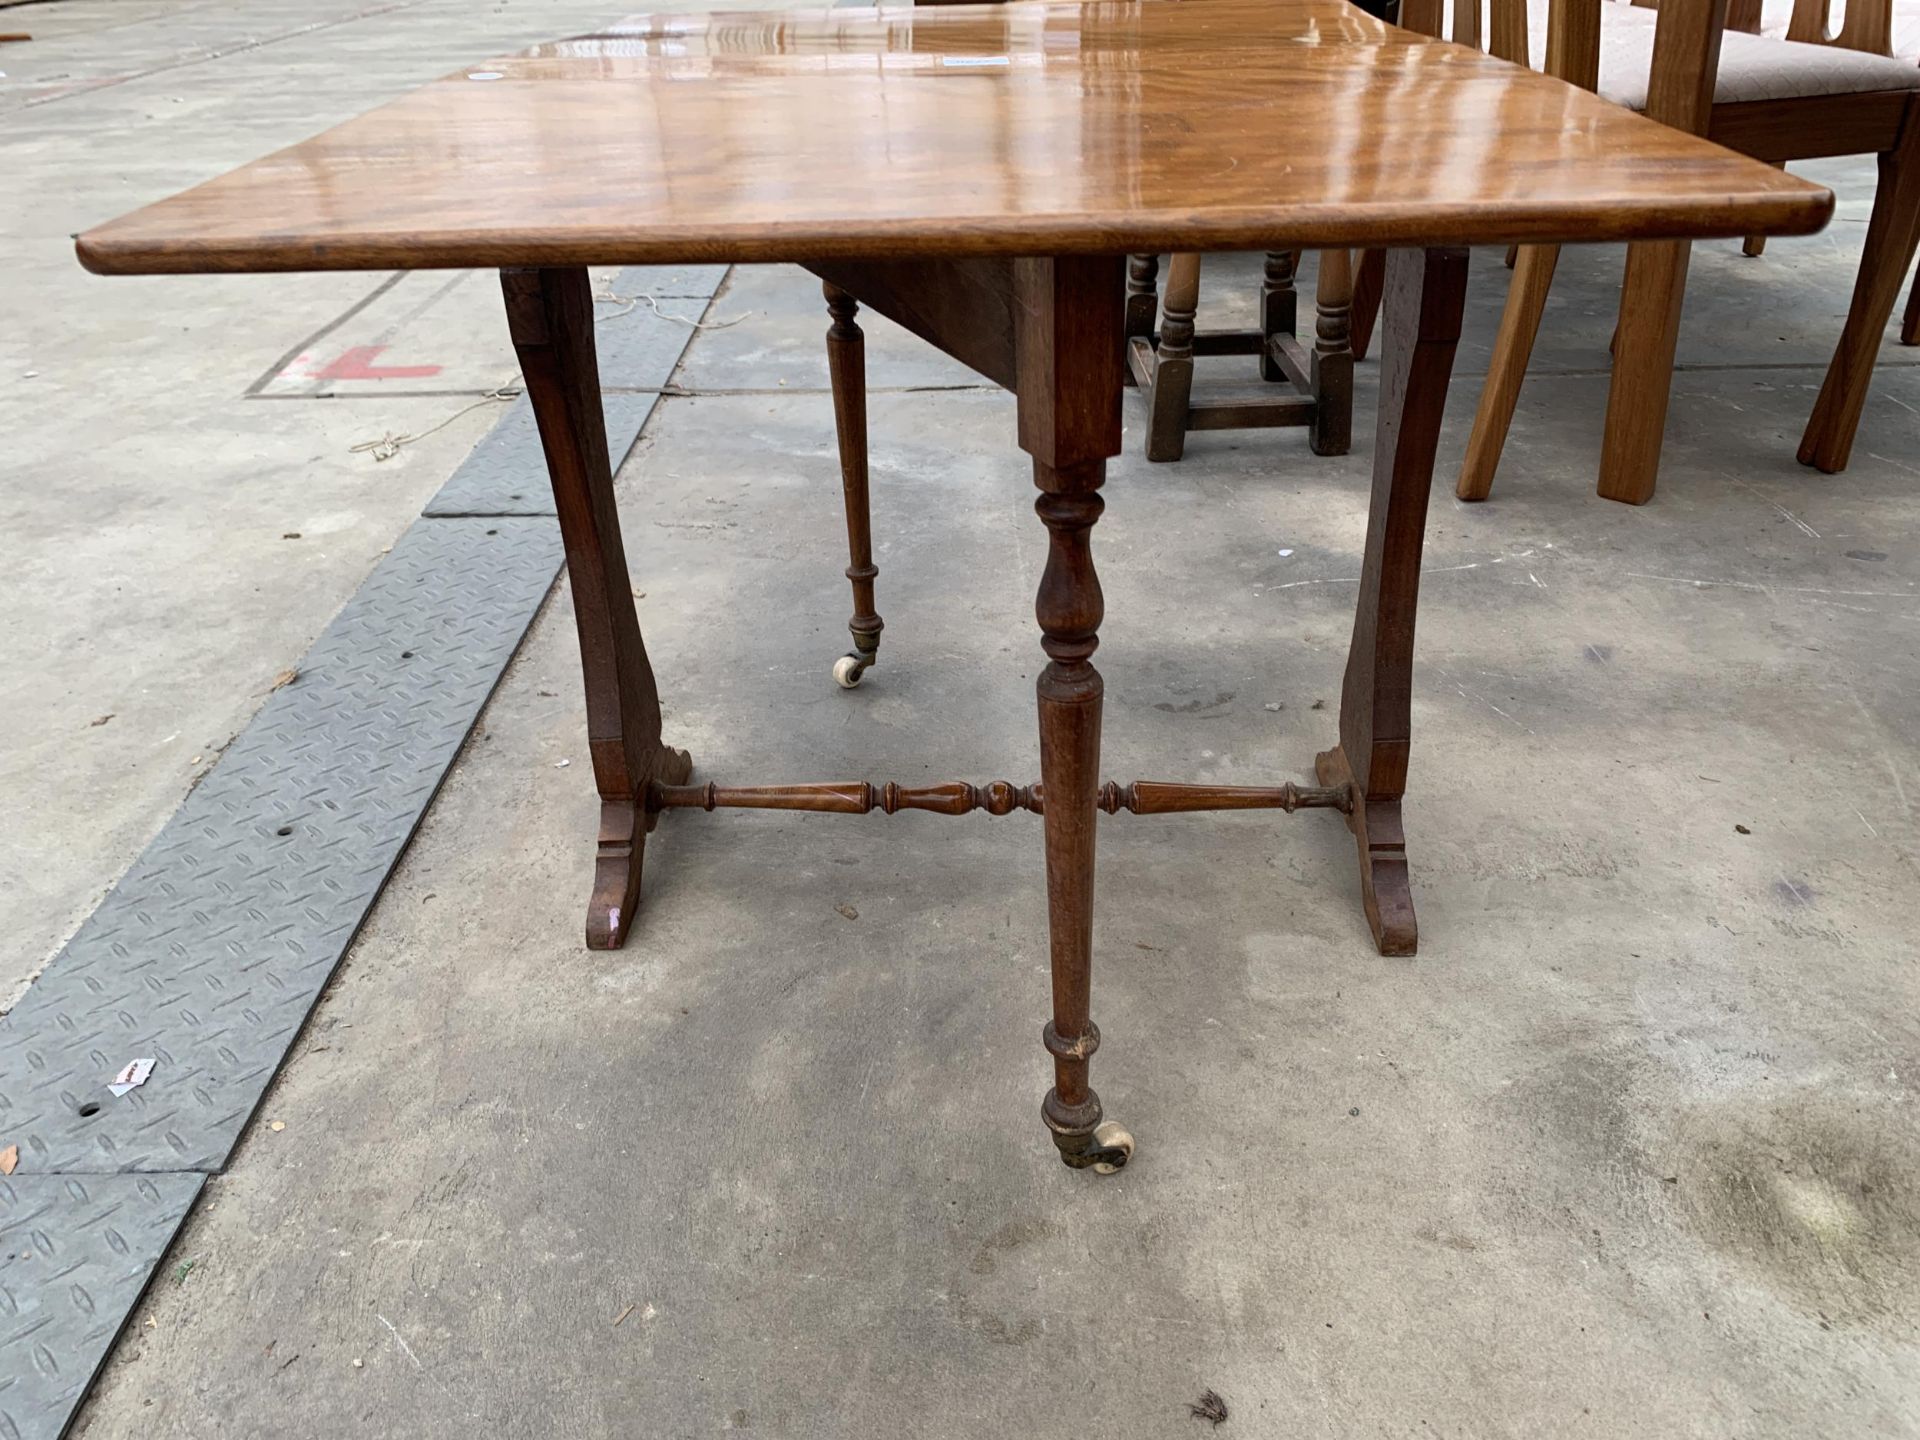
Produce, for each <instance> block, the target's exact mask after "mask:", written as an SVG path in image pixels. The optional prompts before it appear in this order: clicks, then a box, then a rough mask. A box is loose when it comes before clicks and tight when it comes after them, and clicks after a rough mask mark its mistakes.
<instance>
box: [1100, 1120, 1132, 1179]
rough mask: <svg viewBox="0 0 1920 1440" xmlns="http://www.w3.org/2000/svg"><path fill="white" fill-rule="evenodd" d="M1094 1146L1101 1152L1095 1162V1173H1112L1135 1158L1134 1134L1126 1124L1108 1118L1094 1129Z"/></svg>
mask: <svg viewBox="0 0 1920 1440" xmlns="http://www.w3.org/2000/svg"><path fill="white" fill-rule="evenodd" d="M1093 1148H1094V1149H1095V1150H1096V1151H1098V1152H1100V1158H1099V1159H1098V1160H1096V1161H1094V1162H1093V1169H1094V1173H1095V1174H1097V1175H1111V1174H1113V1172H1114V1171H1116V1170H1118V1169H1120V1167H1121V1166H1123V1165H1125V1164H1126V1163H1127V1161H1129V1160H1131V1159H1132V1158H1133V1136H1132V1134H1131V1133H1129V1131H1128V1130H1127V1127H1126V1126H1124V1125H1122V1124H1120V1123H1119V1122H1118V1121H1114V1120H1108V1121H1105V1122H1103V1123H1102V1124H1101V1125H1100V1126H1099V1127H1098V1128H1097V1129H1095V1130H1094V1132H1093Z"/></svg>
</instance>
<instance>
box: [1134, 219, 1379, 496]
mask: <svg viewBox="0 0 1920 1440" xmlns="http://www.w3.org/2000/svg"><path fill="white" fill-rule="evenodd" d="M1299 263H1300V252H1299V251H1297V250H1295V251H1286V250H1273V251H1269V252H1267V264H1266V275H1265V277H1264V279H1263V280H1262V282H1261V286H1260V325H1259V328H1258V329H1254V330H1209V331H1202V332H1196V331H1195V330H1194V325H1193V317H1194V312H1195V311H1196V310H1197V309H1198V308H1199V302H1200V257H1199V256H1198V255H1195V254H1185V255H1175V256H1173V257H1172V259H1171V260H1170V261H1169V263H1168V265H1167V291H1166V298H1165V300H1164V301H1163V302H1160V310H1161V315H1160V331H1159V334H1158V335H1155V333H1154V329H1153V321H1154V310H1155V308H1156V298H1157V297H1156V295H1155V293H1154V288H1155V287H1154V282H1155V280H1156V278H1157V277H1158V275H1159V271H1160V257H1159V256H1158V255H1135V256H1133V257H1132V258H1131V259H1130V260H1129V261H1128V263H1127V373H1128V376H1129V377H1130V378H1131V379H1132V381H1133V383H1134V384H1135V385H1136V386H1138V387H1139V389H1140V392H1141V393H1142V394H1143V395H1145V396H1146V400H1147V459H1149V460H1178V459H1179V458H1180V457H1181V455H1182V454H1184V453H1185V451H1186V446H1187V432H1188V431H1189V430H1252V429H1260V428H1267V427H1273V426H1281V425H1304V426H1306V427H1307V444H1308V445H1309V446H1310V447H1311V448H1312V450H1313V453H1314V454H1316V455H1344V454H1346V453H1347V450H1348V448H1349V446H1350V445H1351V444H1352V438H1353V348H1352V345H1351V343H1350V340H1349V327H1350V324H1351V314H1352V310H1353V278H1352V267H1351V265H1350V263H1349V259H1348V255H1347V252H1346V251H1345V250H1323V251H1321V252H1320V273H1319V278H1318V283H1317V284H1316V286H1315V290H1314V310H1315V320H1314V338H1313V351H1312V353H1311V354H1309V353H1308V352H1307V351H1306V349H1305V348H1304V347H1303V346H1302V345H1301V344H1300V341H1299V339H1298V338H1297V337H1296V334H1295V329H1296V324H1297V319H1298V306H1299V301H1298V298H1297V297H1296V295H1295V294H1294V289H1293V276H1294V271H1295V269H1296V267H1297V266H1298V265H1299ZM1200 355H1256V356H1258V357H1259V360H1260V378H1261V379H1262V380H1264V381H1267V382H1268V383H1270V384H1275V385H1285V386H1287V391H1286V392H1285V393H1280V394H1275V395H1272V396H1260V397H1256V398H1240V399H1218V400H1209V399H1201V400H1196V399H1195V398H1194V394H1193V362H1194V358H1195V357H1196V356H1200Z"/></svg>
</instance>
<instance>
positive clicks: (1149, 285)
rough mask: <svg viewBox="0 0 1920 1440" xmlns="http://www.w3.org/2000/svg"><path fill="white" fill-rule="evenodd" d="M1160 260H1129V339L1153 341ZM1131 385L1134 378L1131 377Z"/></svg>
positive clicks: (1136, 257) (1145, 257) (1148, 257)
mask: <svg viewBox="0 0 1920 1440" xmlns="http://www.w3.org/2000/svg"><path fill="white" fill-rule="evenodd" d="M1159 278H1160V257H1159V256H1158V255H1129V256H1128V257H1127V320H1126V325H1127V339H1129V340H1133V339H1136V338H1138V339H1141V340H1149V341H1150V340H1152V339H1153V317H1154V313H1155V312H1156V311H1157V310H1158V309H1159V308H1160V291H1159V285H1158V281H1159ZM1128 380H1129V383H1131V380H1132V377H1131V376H1129V377H1128Z"/></svg>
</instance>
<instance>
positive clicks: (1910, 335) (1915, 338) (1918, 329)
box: [1900, 270, 1920, 345]
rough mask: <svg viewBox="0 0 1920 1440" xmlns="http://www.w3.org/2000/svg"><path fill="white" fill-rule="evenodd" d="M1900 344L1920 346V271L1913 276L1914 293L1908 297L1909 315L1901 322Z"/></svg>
mask: <svg viewBox="0 0 1920 1440" xmlns="http://www.w3.org/2000/svg"><path fill="white" fill-rule="evenodd" d="M1900 343H1901V344H1902V345H1920V270H1916V271H1915V272H1914V276H1913V293H1912V294H1910V295H1908V296H1907V313H1906V315H1905V316H1904V317H1903V318H1902V319H1901V321H1900Z"/></svg>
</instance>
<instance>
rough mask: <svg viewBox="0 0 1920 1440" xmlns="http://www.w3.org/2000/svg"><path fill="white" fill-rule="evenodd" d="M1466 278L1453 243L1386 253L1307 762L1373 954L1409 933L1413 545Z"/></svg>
mask: <svg viewBox="0 0 1920 1440" xmlns="http://www.w3.org/2000/svg"><path fill="white" fill-rule="evenodd" d="M1466 283H1467V254H1466V251H1464V250H1425V251H1421V250H1394V251H1391V252H1389V254H1388V256H1387V271H1386V286H1385V290H1386V294H1385V303H1384V313H1383V315H1382V330H1383V344H1382V346H1381V373H1380V418H1379V428H1378V430H1377V431H1376V439H1375V442H1374V452H1373V498H1372V502H1371V508H1370V509H1369V511H1368V515H1367V551H1366V557H1365V559H1364V560H1362V562H1361V566H1360V597H1359V601H1358V603H1357V605H1356V606H1355V610H1354V618H1353V644H1352V646H1351V647H1350V648H1349V650H1348V652H1347V674H1346V680H1345V682H1344V683H1343V684H1342V686H1341V690H1340V744H1339V747H1338V748H1337V749H1333V750H1328V751H1326V752H1325V753H1323V754H1322V755H1321V756H1320V757H1319V759H1318V761H1317V763H1316V765H1315V769H1316V770H1317V771H1318V773H1319V776H1320V783H1321V784H1323V785H1350V786H1352V789H1353V802H1354V803H1353V808H1352V811H1351V812H1350V813H1349V815H1348V817H1347V824H1348V826H1349V828H1351V829H1352V831H1353V834H1354V838H1355V840H1356V841H1357V842H1358V844H1359V850H1360V892H1361V895H1362V897H1363V899H1364V900H1365V903H1366V910H1367V924H1368V925H1369V926H1371V927H1372V930H1373V938H1374V943H1375V944H1376V945H1378V946H1379V948H1380V953H1381V954H1382V955H1411V954H1413V952H1414V947H1415V944H1416V940H1417V937H1418V931H1417V929H1416V927H1415V925H1414V918H1413V894H1412V891H1411V889H1410V887H1409V885H1408V880H1407V844H1406V836H1405V835H1404V833H1403V832H1402V830H1401V825H1400V797H1401V796H1402V795H1403V794H1405V793H1406V788H1407V750H1408V745H1409V743H1410V740H1411V736H1412V708H1413V621H1414V610H1415V607H1416V606H1417V605H1418V603H1419V598H1420V546H1421V541H1422V539H1423V538H1424V535H1425V532H1426V524H1427V492H1428V489H1429V488H1430V486H1431V483H1432V480H1433V455H1434V449H1435V447H1436V446H1437V445H1438V443H1439V439H1440V415H1441V411H1442V410H1443V409H1445V407H1446V400H1447V381H1448V378H1449V377H1450V376H1451V374H1452V371H1453V350H1454V345H1455V343H1456V342H1457V341H1458V340H1459V338H1460V312H1461V306H1462V303H1463V302H1464V300H1465V297H1466Z"/></svg>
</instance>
